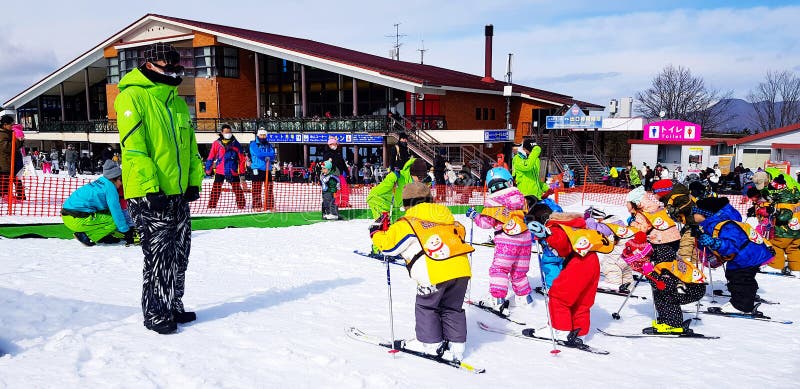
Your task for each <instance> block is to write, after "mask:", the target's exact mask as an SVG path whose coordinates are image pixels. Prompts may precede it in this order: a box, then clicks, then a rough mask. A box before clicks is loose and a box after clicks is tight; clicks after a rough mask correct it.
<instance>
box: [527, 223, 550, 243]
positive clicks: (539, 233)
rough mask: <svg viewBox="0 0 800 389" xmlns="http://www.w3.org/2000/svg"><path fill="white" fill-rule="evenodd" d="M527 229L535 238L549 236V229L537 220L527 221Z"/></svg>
mask: <svg viewBox="0 0 800 389" xmlns="http://www.w3.org/2000/svg"><path fill="white" fill-rule="evenodd" d="M528 229H529V230H530V231H531V234H533V236H534V237H536V239H544V238H547V237H548V236H550V229H549V228H547V227H545V225H544V224H542V223H539V222H537V221H532V222H530V223H528Z"/></svg>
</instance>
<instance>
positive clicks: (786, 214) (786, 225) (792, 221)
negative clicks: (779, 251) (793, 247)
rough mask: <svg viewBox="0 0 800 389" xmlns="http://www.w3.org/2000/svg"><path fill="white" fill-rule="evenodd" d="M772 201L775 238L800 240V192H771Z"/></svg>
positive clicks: (793, 190) (784, 190)
mask: <svg viewBox="0 0 800 389" xmlns="http://www.w3.org/2000/svg"><path fill="white" fill-rule="evenodd" d="M770 199H771V200H772V205H773V206H774V207H775V213H773V216H774V217H775V221H774V223H775V237H776V238H791V239H797V238H800V192H798V191H797V190H795V189H788V188H785V189H782V190H778V191H771V193H770Z"/></svg>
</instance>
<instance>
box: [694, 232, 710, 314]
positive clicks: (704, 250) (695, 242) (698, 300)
mask: <svg viewBox="0 0 800 389" xmlns="http://www.w3.org/2000/svg"><path fill="white" fill-rule="evenodd" d="M694 249H695V252H697V253H698V254H699V252H700V249H699V248H697V239H695V240H694ZM705 256H706V248H705V247H703V257H704V258H705ZM705 267H706V265H705V262H702V261H701V262H700V273H703V272H705V270H706V269H705ZM711 290H712V291H713V290H714V288H713V287H712V288H711ZM712 294H713V293H712ZM700 300H702V298H699V299H697V305H696V306H695V309H694V320H697V321H700V320H703V319H701V318H700Z"/></svg>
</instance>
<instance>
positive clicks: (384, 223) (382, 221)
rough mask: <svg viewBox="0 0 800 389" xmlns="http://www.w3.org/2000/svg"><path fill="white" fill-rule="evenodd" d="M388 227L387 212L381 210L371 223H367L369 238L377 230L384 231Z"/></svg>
mask: <svg viewBox="0 0 800 389" xmlns="http://www.w3.org/2000/svg"><path fill="white" fill-rule="evenodd" d="M388 229H389V213H387V212H383V213H382V214H381V216H379V217H378V218H377V219H375V221H373V222H372V224H370V225H369V236H370V238H371V237H372V236H373V235H375V233H377V232H378V231H386V230H388Z"/></svg>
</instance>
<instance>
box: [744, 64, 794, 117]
mask: <svg viewBox="0 0 800 389" xmlns="http://www.w3.org/2000/svg"><path fill="white" fill-rule="evenodd" d="M747 100H748V101H749V102H750V103H751V104H752V105H753V109H754V110H755V114H754V115H753V116H754V117H753V118H752V120H753V124H754V126H755V127H756V128H757V129H758V130H759V131H767V130H771V129H773V128H778V127H783V126H788V125H790V124H794V123H797V122H800V78H798V77H797V76H796V75H795V74H794V73H793V72H790V71H788V70H784V71H782V72H777V71H769V72H767V75H766V76H765V78H764V81H762V82H761V83H759V84H758V86H756V88H755V89H753V90H751V91H750V93H749V94H748V95H747Z"/></svg>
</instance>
